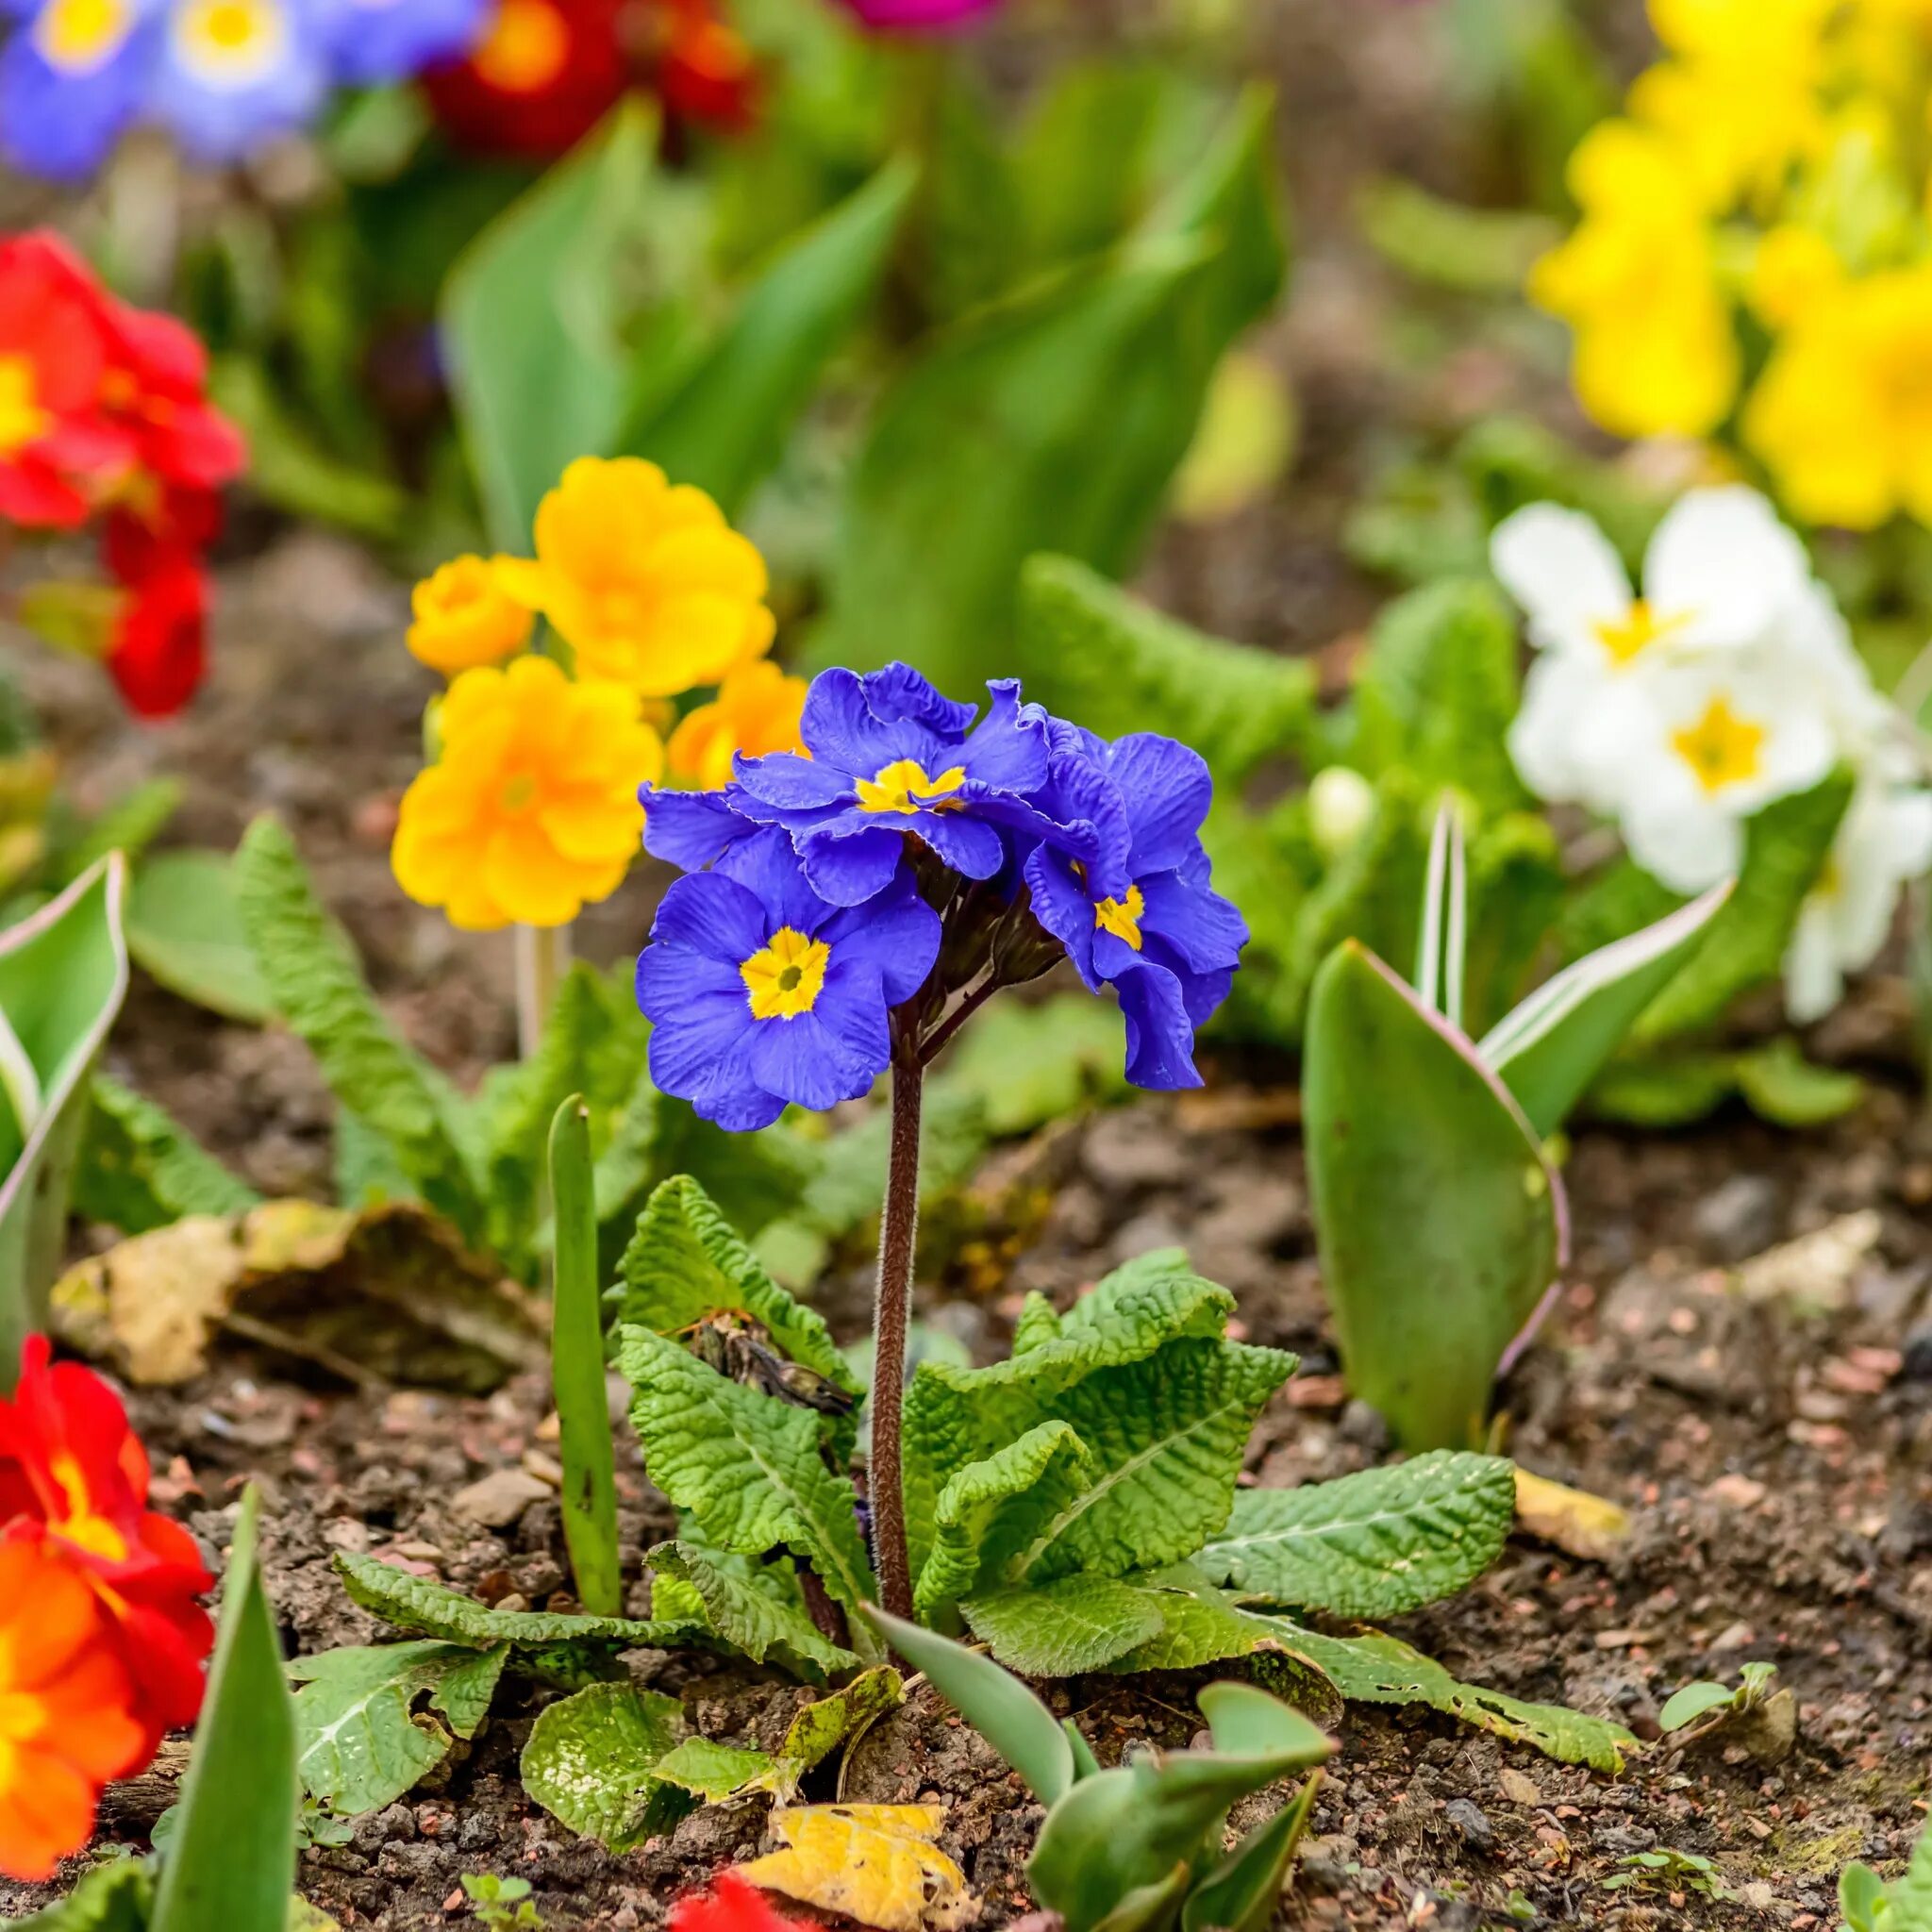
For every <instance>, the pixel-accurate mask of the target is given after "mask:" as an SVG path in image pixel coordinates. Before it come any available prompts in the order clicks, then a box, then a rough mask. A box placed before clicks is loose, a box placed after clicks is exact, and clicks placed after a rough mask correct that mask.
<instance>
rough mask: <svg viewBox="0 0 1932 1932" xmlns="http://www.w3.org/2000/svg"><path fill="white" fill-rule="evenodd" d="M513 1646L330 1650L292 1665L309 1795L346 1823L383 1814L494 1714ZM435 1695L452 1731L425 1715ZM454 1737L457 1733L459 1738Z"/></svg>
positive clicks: (299, 1761)
mask: <svg viewBox="0 0 1932 1932" xmlns="http://www.w3.org/2000/svg"><path fill="white" fill-rule="evenodd" d="M508 1654H509V1651H508V1645H507V1644H499V1645H497V1646H495V1647H494V1648H492V1649H491V1650H487V1651H475V1650H472V1649H470V1648H468V1647H467V1646H465V1645H461V1644H453V1643H442V1642H439V1641H435V1640H434V1639H425V1640H420V1641H416V1642H412V1643H391V1644H381V1645H376V1646H373V1647H365V1648H351V1649H342V1650H330V1651H324V1652H323V1653H322V1654H321V1655H320V1656H317V1657H303V1658H300V1659H298V1660H297V1661H296V1662H294V1663H292V1664H291V1665H290V1666H289V1675H290V1676H291V1678H292V1679H293V1680H294V1681H295V1682H297V1683H298V1684H300V1685H302V1687H303V1688H302V1689H301V1690H300V1691H297V1693H296V1696H295V1743H296V1754H297V1756H296V1767H297V1769H298V1771H299V1772H300V1774H301V1777H302V1788H303V1790H306V1791H307V1792H308V1794H309V1796H310V1797H312V1798H315V1799H317V1800H318V1801H320V1802H321V1803H323V1804H325V1805H326V1806H328V1807H329V1808H330V1809H331V1810H332V1811H335V1812H337V1813H338V1814H340V1815H341V1816H342V1817H345V1818H353V1817H358V1816H359V1815H360V1814H361V1813H363V1812H365V1811H375V1810H379V1809H380V1808H381V1807H383V1806H385V1805H388V1804H391V1803H392V1802H393V1801H394V1800H395V1799H397V1798H399V1797H401V1796H402V1795H403V1793H404V1792H405V1791H407V1790H409V1789H410V1788H411V1787H412V1786H413V1785H415V1784H417V1783H418V1782H420V1780H421V1779H422V1778H423V1777H424V1776H425V1775H426V1774H428V1773H429V1772H431V1771H433V1770H435V1768H436V1767H437V1766H438V1765H439V1764H441V1762H442V1761H443V1759H444V1758H445V1757H448V1756H449V1753H450V1749H451V1746H452V1744H453V1743H454V1741H455V1737H472V1736H474V1735H475V1730H476V1727H477V1725H478V1724H481V1722H482V1720H483V1718H484V1716H485V1715H486V1714H487V1712H488V1710H489V1707H490V1700H491V1696H492V1695H493V1694H494V1692H495V1689H496V1683H497V1679H498V1678H499V1677H500V1676H501V1675H502V1673H503V1665H504V1659H505V1658H506V1657H508ZM425 1693H428V1694H429V1696H430V1698H431V1701H432V1703H434V1704H435V1705H436V1706H438V1707H447V1713H448V1715H449V1717H450V1725H449V1729H447V1730H445V1729H444V1728H443V1727H442V1726H441V1724H437V1723H436V1722H435V1721H434V1720H433V1719H426V1718H424V1717H421V1716H419V1715H418V1714H417V1712H416V1710H415V1706H416V1702H417V1700H418V1699H419V1698H420V1697H422V1696H424V1695H425ZM452 1734H454V1736H453V1735H452Z"/></svg>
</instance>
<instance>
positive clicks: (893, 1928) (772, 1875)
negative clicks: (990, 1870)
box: [735, 1805, 974, 1932]
mask: <svg viewBox="0 0 1932 1932" xmlns="http://www.w3.org/2000/svg"><path fill="white" fill-rule="evenodd" d="M945 1819H946V1814H945V1812H944V1811H943V1810H942V1809H941V1807H939V1806H937V1805H801V1806H797V1807H791V1808H790V1809H781V1810H777V1811H774V1812H773V1813H772V1820H771V1828H772V1831H773V1833H774V1836H775V1837H776V1838H777V1839H778V1840H779V1841H780V1849H779V1850H777V1851H775V1852H770V1853H767V1854H766V1856H765V1857H762V1858H754V1859H753V1860H752V1861H751V1862H750V1863H749V1864H747V1865H740V1866H737V1867H736V1868H735V1869H736V1871H737V1872H738V1874H739V1875H740V1876H741V1878H745V1879H748V1880H749V1881H750V1882H751V1883H752V1884H753V1885H759V1886H763V1887H764V1888H765V1889H766V1890H769V1891H782V1892H783V1893H784V1894H785V1896H786V1897H787V1898H795V1899H797V1900H799V1901H800V1902H801V1903H803V1904H805V1905H808V1906H816V1907H818V1908H819V1909H820V1910H821V1911H825V1912H842V1913H843V1914H844V1915H845V1916H846V1917H847V1918H851V1919H857V1920H858V1923H859V1924H861V1925H874V1926H877V1927H878V1928H879V1932H921V1928H922V1927H930V1928H935V1932H940V1928H944V1927H946V1926H950V1925H956V1924H964V1923H966V1922H967V1920H968V1919H969V1918H970V1917H971V1916H972V1914H973V1912H974V1899H973V1895H972V1894H971V1893H970V1892H969V1891H968V1890H966V1874H964V1873H963V1872H962V1871H960V1869H959V1868H958V1865H956V1864H955V1863H954V1862H953V1860H952V1859H951V1858H949V1857H947V1856H946V1855H945V1853H944V1852H942V1851H941V1850H940V1848H939V1847H938V1846H937V1845H936V1844H934V1843H933V1840H934V1839H936V1838H937V1837H938V1836H939V1833H940V1828H941V1825H943V1824H944V1823H945Z"/></svg>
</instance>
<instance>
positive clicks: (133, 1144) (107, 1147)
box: [74, 1074, 261, 1235]
mask: <svg viewBox="0 0 1932 1932" xmlns="http://www.w3.org/2000/svg"><path fill="white" fill-rule="evenodd" d="M92 1093H93V1109H92V1112H91V1113H90V1114H89V1116H88V1124H87V1133H86V1136H85V1138H84V1139H83V1140H82V1141H81V1148H80V1160H79V1164H78V1165H77V1166H76V1167H75V1174H74V1209H75V1213H76V1214H80V1215H83V1216H84V1217H85V1218H86V1219H88V1220H89V1221H105V1222H106V1223H108V1225H109V1226H111V1227H118V1228H119V1229H120V1230H121V1232H122V1233H123V1234H130V1235H132V1234H145V1233H147V1232H148V1231H149V1229H151V1228H157V1227H165V1226H166V1225H167V1224H169V1223H170V1222H174V1221H179V1220H181V1219H182V1218H183V1217H184V1216H186V1215H190V1214H222V1215H231V1214H245V1213H246V1212H247V1211H248V1209H249V1208H255V1207H258V1206H259V1205H260V1203H261V1196H260V1195H259V1194H258V1193H257V1192H256V1191H255V1190H254V1189H253V1188H251V1187H248V1186H247V1185H246V1184H245V1183H243V1182H242V1181H240V1180H238V1179H236V1177H235V1176H234V1175H233V1174H230V1173H229V1172H228V1170H227V1169H226V1168H225V1167H224V1166H223V1165H222V1164H221V1162H220V1161H219V1160H217V1159H216V1158H214V1156H213V1155H211V1154H209V1153H208V1152H207V1150H206V1149H204V1148H203V1147H202V1146H201V1145H200V1144H199V1143H198V1142H197V1141H195V1140H194V1139H193V1138H192V1136H191V1135H190V1134H189V1132H188V1130H187V1128H185V1127H184V1126H182V1125H181V1124H180V1123H179V1122H177V1121H175V1120H174V1119H173V1118H172V1117H171V1116H170V1115H169V1114H167V1113H166V1112H165V1111H164V1110H163V1109H162V1108H158V1107H157V1106H156V1105H155V1103H154V1102H153V1101H152V1100H149V1099H147V1098H145V1097H144V1096H143V1095H142V1094H139V1093H136V1092H135V1091H133V1090H132V1089H131V1088H127V1087H124V1086H122V1085H121V1084H120V1082H119V1081H117V1080H112V1079H109V1078H108V1075H107V1074H95V1075H94V1078H93V1084H92Z"/></svg>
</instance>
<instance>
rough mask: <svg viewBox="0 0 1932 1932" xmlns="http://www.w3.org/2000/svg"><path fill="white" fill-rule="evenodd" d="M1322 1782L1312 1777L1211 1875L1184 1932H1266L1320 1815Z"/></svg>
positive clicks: (1199, 1888) (1186, 1910)
mask: <svg viewBox="0 0 1932 1932" xmlns="http://www.w3.org/2000/svg"><path fill="white" fill-rule="evenodd" d="M1321 1782H1322V1781H1321V1779H1320V1778H1319V1777H1311V1778H1309V1779H1308V1780H1307V1783H1306V1784H1304V1785H1303V1786H1302V1788H1301V1790H1299V1791H1297V1792H1296V1793H1295V1796H1294V1801H1293V1802H1292V1803H1291V1804H1290V1805H1287V1806H1284V1807H1282V1809H1281V1810H1279V1811H1277V1812H1276V1813H1275V1814H1274V1817H1273V1818H1269V1819H1264V1820H1263V1821H1262V1822H1261V1823H1260V1824H1257V1825H1256V1826H1255V1828H1254V1829H1253V1830H1252V1831H1251V1832H1249V1833H1248V1835H1247V1836H1246V1837H1245V1838H1244V1839H1242V1840H1241V1843H1240V1844H1238V1845H1237V1846H1236V1847H1235V1848H1234V1850H1233V1851H1231V1852H1230V1853H1228V1855H1227V1857H1225V1858H1224V1859H1223V1860H1222V1861H1221V1863H1220V1864H1219V1865H1217V1866H1216V1867H1215V1868H1214V1870H1213V1871H1211V1872H1210V1873H1208V1875H1207V1876H1206V1877H1204V1878H1203V1879H1202V1880H1201V1881H1200V1883H1199V1884H1198V1885H1196V1886H1195V1887H1194V1889H1193V1890H1192V1891H1191V1892H1190V1893H1189V1894H1188V1902H1187V1904H1186V1906H1184V1907H1182V1910H1181V1932H1208V1928H1209V1927H1210V1926H1213V1927H1222V1928H1224V1932H1262V1928H1263V1927H1264V1926H1266V1925H1267V1924H1269V1923H1270V1922H1271V1921H1272V1920H1273V1918H1274V1913H1275V1910H1276V1908H1277V1907H1279V1906H1280V1904H1281V1893H1282V1889H1283V1887H1284V1886H1286V1884H1287V1883H1288V1870H1289V1867H1290V1866H1291V1864H1293V1862H1294V1855H1295V1850H1296V1847H1297V1846H1298V1845H1299V1844H1300V1843H1301V1840H1302V1836H1303V1834H1304V1833H1305V1832H1306V1831H1307V1828H1308V1820H1309V1819H1310V1818H1311V1817H1313V1815H1314V1810H1315V1793H1316V1791H1317V1790H1320V1789H1321Z"/></svg>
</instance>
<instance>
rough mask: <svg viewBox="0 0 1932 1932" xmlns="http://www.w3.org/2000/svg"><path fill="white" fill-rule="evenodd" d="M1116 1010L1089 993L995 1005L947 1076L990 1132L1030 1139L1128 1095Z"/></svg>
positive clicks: (1121, 1028)
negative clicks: (1093, 1104)
mask: <svg viewBox="0 0 1932 1932" xmlns="http://www.w3.org/2000/svg"><path fill="white" fill-rule="evenodd" d="M1125 1066H1126V1035H1125V1029H1124V1024H1123V1022H1122V1020H1121V1015H1120V1009H1119V1008H1117V1007H1115V1006H1113V1005H1111V1004H1109V1003H1108V1002H1105V1001H1102V1000H1096V999H1094V998H1092V997H1091V995H1090V994H1087V993H1063V994H1060V995H1058V996H1057V997H1055V998H1053V999H1046V1000H1039V1001H1036V1002H1033V1003H1031V1004H1027V1003H1024V1002H1022V1001H1019V1000H1011V1001H1008V1002H1007V1003H1005V1004H1004V1005H1002V1004H1000V1003H998V1002H995V1003H994V1005H993V1006H992V1007H991V1008H989V1009H988V1010H987V1011H986V1012H984V1013H982V1014H980V1015H979V1016H978V1017H977V1018H976V1019H975V1020H974V1023H973V1024H972V1025H971V1026H970V1027H969V1028H968V1029H967V1032H966V1037H965V1038H964V1039H963V1040H962V1041H960V1042H959V1047H958V1052H957V1053H956V1054H955V1055H954V1056H953V1058H952V1060H951V1062H950V1063H949V1064H948V1066H947V1068H946V1074H945V1077H946V1078H947V1079H948V1080H949V1081H951V1082H952V1084H953V1086H954V1087H955V1089H956V1090H957V1091H960V1092H963V1093H965V1094H967V1095H969V1096H970V1097H972V1098H973V1099H974V1100H976V1101H977V1102H978V1103H979V1108H980V1112H981V1116H982V1118H983V1119H984V1120H985V1122H986V1125H987V1130H988V1132H990V1133H991V1134H995V1135H999V1136H1002V1137H1004V1136H1008V1135H1015V1134H1028V1133H1031V1132H1032V1131H1033V1130H1034V1129H1035V1128H1036V1127H1042V1126H1044V1125H1046V1124H1047V1123H1048V1122H1049V1121H1056V1120H1060V1119H1063V1118H1064V1117H1066V1116H1067V1115H1069V1114H1074V1113H1078V1112H1079V1111H1080V1110H1081V1108H1083V1106H1084V1105H1085V1104H1086V1103H1087V1102H1088V1101H1089V1100H1090V1099H1096V1098H1097V1099H1103V1100H1112V1099H1117V1098H1119V1097H1121V1096H1122V1095H1124V1093H1125V1092H1126V1091H1127V1076H1126V1071H1125Z"/></svg>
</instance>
